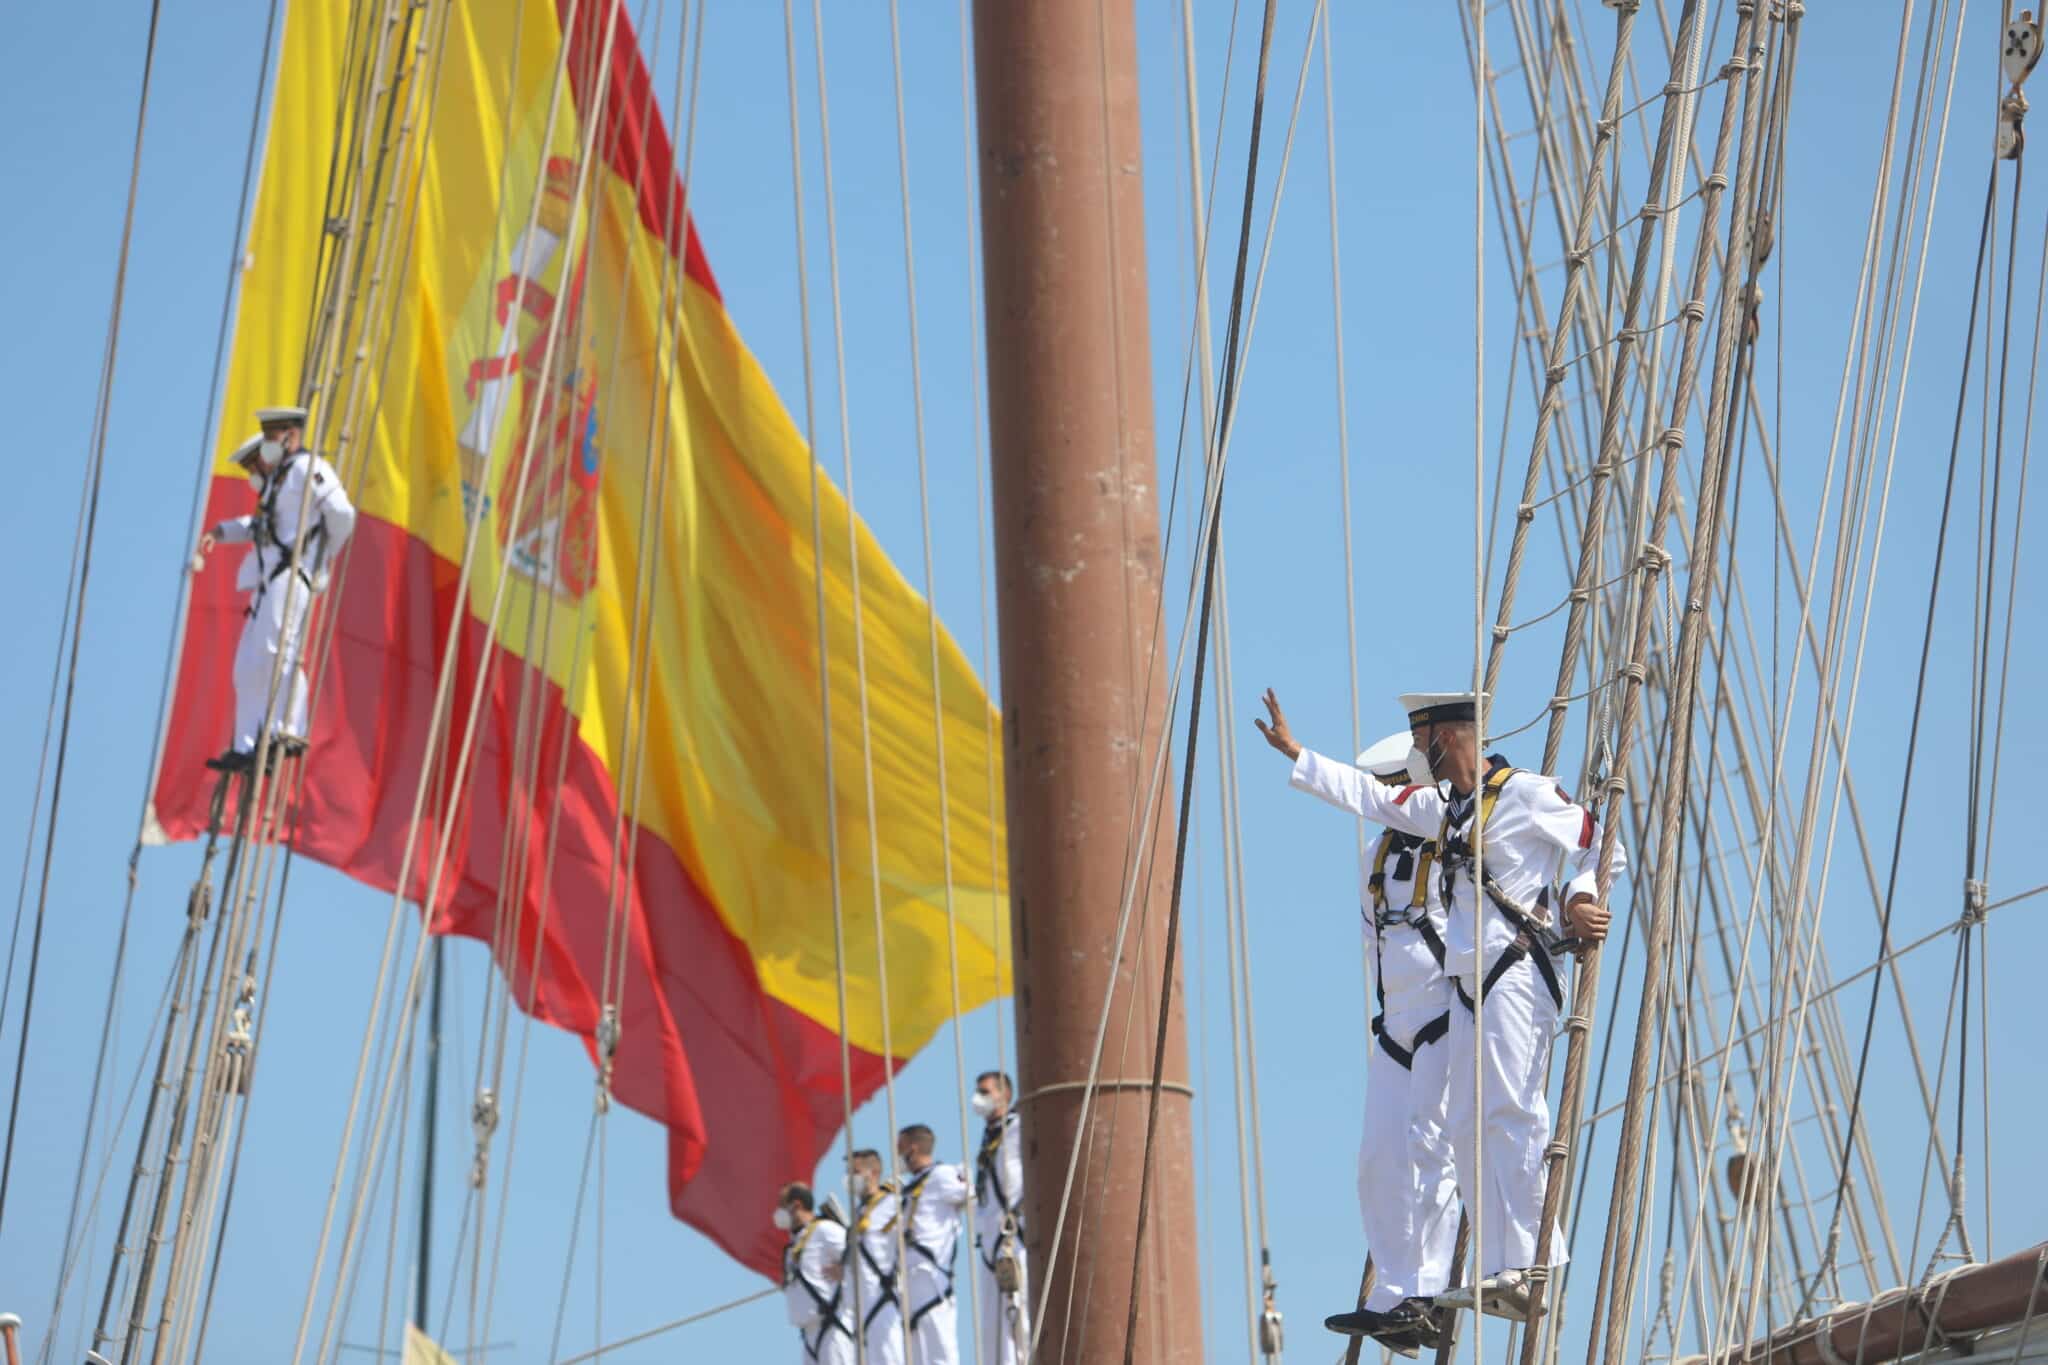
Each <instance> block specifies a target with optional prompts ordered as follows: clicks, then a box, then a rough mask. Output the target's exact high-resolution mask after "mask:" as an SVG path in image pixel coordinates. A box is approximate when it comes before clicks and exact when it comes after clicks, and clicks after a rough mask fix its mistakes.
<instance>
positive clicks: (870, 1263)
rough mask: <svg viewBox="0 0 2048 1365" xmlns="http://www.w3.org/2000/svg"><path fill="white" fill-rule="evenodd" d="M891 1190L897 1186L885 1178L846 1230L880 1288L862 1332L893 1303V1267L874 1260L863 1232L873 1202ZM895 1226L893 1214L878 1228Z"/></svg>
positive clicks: (889, 1193)
mask: <svg viewBox="0 0 2048 1365" xmlns="http://www.w3.org/2000/svg"><path fill="white" fill-rule="evenodd" d="M894 1193H896V1186H895V1185H893V1184H891V1183H890V1182H888V1181H886V1180H885V1181H883V1182H882V1183H881V1185H880V1186H879V1187H878V1188H877V1189H876V1190H875V1192H874V1193H873V1194H871V1195H869V1196H868V1197H867V1200H866V1202H865V1203H863V1204H862V1205H861V1206H860V1216H859V1217H858V1218H855V1219H854V1220H853V1227H852V1228H851V1229H849V1230H848V1232H847V1241H848V1243H849V1244H850V1245H851V1246H853V1247H854V1248H856V1249H857V1250H858V1251H859V1254H860V1258H861V1260H862V1261H863V1262H865V1263H866V1265H867V1268H868V1270H869V1271H870V1272H872V1273H873V1274H874V1277H875V1283H876V1284H877V1285H879V1286H880V1287H881V1290H880V1292H879V1293H877V1294H876V1295H875V1301H874V1302H873V1303H871V1304H869V1305H868V1310H867V1314H866V1316H864V1317H863V1318H862V1319H861V1322H860V1329H861V1331H862V1332H863V1333H865V1332H866V1331H867V1329H868V1328H870V1327H872V1326H874V1322H875V1318H876V1317H877V1316H879V1315H880V1313H881V1311H882V1310H883V1309H884V1308H886V1307H888V1306H889V1305H890V1304H892V1303H895V1302H896V1267H895V1266H890V1267H889V1268H888V1269H887V1270H884V1269H883V1268H882V1263H881V1262H880V1261H878V1260H876V1259H875V1254H874V1253H873V1252H872V1251H869V1250H868V1239H867V1238H866V1237H865V1236H864V1235H863V1234H865V1233H866V1232H867V1230H868V1215H869V1214H871V1213H873V1212H874V1211H875V1205H877V1204H879V1203H881V1202H882V1200H883V1198H884V1197H885V1196H887V1195H892V1194H894ZM899 1210H900V1206H899ZM895 1226H896V1216H895V1215H893V1214H892V1215H891V1216H890V1218H889V1221H888V1222H886V1223H884V1224H883V1225H882V1226H881V1227H880V1228H878V1229H877V1231H879V1232H889V1231H892V1230H893V1229H894V1228H895Z"/></svg>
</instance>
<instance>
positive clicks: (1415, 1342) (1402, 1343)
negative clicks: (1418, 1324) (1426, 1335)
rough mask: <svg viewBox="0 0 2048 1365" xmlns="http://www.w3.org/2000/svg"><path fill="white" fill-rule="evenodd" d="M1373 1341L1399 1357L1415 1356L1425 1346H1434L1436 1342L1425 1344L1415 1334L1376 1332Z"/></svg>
mask: <svg viewBox="0 0 2048 1365" xmlns="http://www.w3.org/2000/svg"><path fill="white" fill-rule="evenodd" d="M1372 1339H1373V1340H1374V1341H1375V1342H1377V1343H1379V1344H1380V1345H1381V1346H1383V1347H1385V1348H1386V1349H1387V1350H1389V1351H1392V1352H1393V1353H1394V1354H1395V1355H1397V1356H1413V1355H1416V1354H1418V1353H1419V1352H1420V1351H1421V1350H1422V1348H1423V1347H1424V1346H1425V1345H1429V1346H1432V1347H1433V1346H1434V1342H1424V1341H1423V1339H1422V1338H1421V1336H1420V1335H1418V1334H1417V1333H1415V1332H1391V1331H1390V1332H1376V1333H1374V1334H1373V1338H1372Z"/></svg>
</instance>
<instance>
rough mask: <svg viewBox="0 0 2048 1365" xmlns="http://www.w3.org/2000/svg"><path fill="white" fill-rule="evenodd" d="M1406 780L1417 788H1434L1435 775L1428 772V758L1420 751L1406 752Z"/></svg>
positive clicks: (1410, 750) (1413, 749) (1411, 750)
mask: <svg viewBox="0 0 2048 1365" xmlns="http://www.w3.org/2000/svg"><path fill="white" fill-rule="evenodd" d="M1408 780H1409V781H1410V782H1413V783H1414V784H1415V785H1416V786H1418V787H1434V786H1435V785H1436V774H1435V773H1433V772H1431V771H1430V770H1429V756H1428V755H1426V754H1424V753H1423V752H1422V750H1420V749H1416V748H1410V749H1409V750H1408Z"/></svg>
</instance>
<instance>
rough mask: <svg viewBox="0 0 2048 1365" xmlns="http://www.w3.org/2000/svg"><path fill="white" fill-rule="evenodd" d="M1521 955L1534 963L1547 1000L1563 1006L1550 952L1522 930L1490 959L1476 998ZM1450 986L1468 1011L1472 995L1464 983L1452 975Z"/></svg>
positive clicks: (1467, 1011) (1561, 993) (1561, 991)
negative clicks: (1501, 951)
mask: <svg viewBox="0 0 2048 1365" xmlns="http://www.w3.org/2000/svg"><path fill="white" fill-rule="evenodd" d="M1525 957H1526V958H1528V959H1529V961H1530V962H1532V963H1534V964H1535V966H1536V974H1537V975H1538V976H1540V977H1542V978H1543V985H1544V988H1545V989H1546V990H1548V991H1549V992H1550V1000H1551V1003H1552V1004H1554V1005H1556V1006H1557V1007H1558V1008H1559V1009H1563V1008H1564V988H1563V987H1562V986H1560V985H1559V984H1558V980H1557V966H1556V964H1555V963H1553V962H1552V961H1551V960H1550V952H1549V950H1548V949H1546V948H1545V947H1544V946H1543V943H1542V940H1541V939H1539V938H1536V937H1534V936H1532V935H1531V934H1530V932H1529V931H1528V930H1526V929H1524V930H1523V931H1522V932H1521V933H1520V934H1519V935H1517V936H1516V938H1515V941H1514V942H1513V943H1511V944H1509V945H1508V946H1507V949H1506V951H1504V952H1503V953H1502V954H1501V955H1500V956H1499V957H1497V958H1495V959H1494V960H1493V966H1492V967H1490V968H1488V969H1487V972H1486V979H1485V980H1484V981H1481V982H1480V983H1479V995H1480V998H1482V999H1484V998H1485V996H1486V993H1487V992H1488V991H1490V990H1492V989H1493V987H1494V983H1495V982H1497V981H1499V980H1500V979H1501V978H1502V977H1503V976H1506V975H1507V973H1508V969H1509V968H1510V967H1512V966H1514V965H1515V964H1516V963H1517V962H1520V961H1521V960H1522V959H1523V958H1525ZM1451 989H1452V990H1454V991H1456V992H1457V993H1458V1003H1459V1004H1461V1005H1463V1006H1464V1007H1465V1012H1466V1013H1467V1014H1470V1013H1472V1012H1473V1009H1472V996H1471V994H1470V993H1469V992H1467V991H1466V989H1465V983H1464V982H1463V981H1460V980H1459V979H1458V978H1456V977H1452V978H1451Z"/></svg>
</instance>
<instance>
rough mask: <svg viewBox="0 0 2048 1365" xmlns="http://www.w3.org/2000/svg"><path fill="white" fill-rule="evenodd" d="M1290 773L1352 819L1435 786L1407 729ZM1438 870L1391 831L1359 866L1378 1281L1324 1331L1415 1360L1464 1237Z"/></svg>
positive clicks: (1408, 838)
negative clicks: (1450, 1123) (1450, 1117)
mask: <svg viewBox="0 0 2048 1365" xmlns="http://www.w3.org/2000/svg"><path fill="white" fill-rule="evenodd" d="M1304 752H1306V751H1304ZM1295 771H1296V778H1295V785H1296V786H1299V787H1303V788H1304V789H1305V790H1307V791H1309V792H1310V793H1311V794H1313V795H1315V796H1318V797H1321V798H1322V799H1323V800H1325V801H1327V802H1329V803H1330V804H1331V805H1333V806H1337V807H1339V808H1340V809H1343V810H1348V811H1351V812H1352V813H1353V814H1357V815H1364V814H1367V813H1368V811H1367V809H1366V807H1365V805H1364V804H1363V803H1362V802H1361V801H1359V800H1357V799H1354V797H1353V795H1352V794H1353V793H1354V792H1356V791H1358V790H1360V789H1362V788H1365V787H1374V788H1376V789H1379V790H1385V791H1386V792H1387V793H1388V794H1391V793H1392V792H1394V791H1398V790H1400V789H1401V788H1403V787H1407V786H1410V785H1415V786H1432V785H1434V784H1433V783H1432V782H1431V780H1430V773H1429V765H1428V763H1427V761H1426V760H1424V758H1423V757H1422V755H1421V754H1420V753H1418V752H1417V751H1416V750H1415V747H1414V745H1413V744H1412V743H1411V741H1410V738H1409V734H1408V732H1407V731H1406V730H1403V731H1401V732H1400V733H1399V734H1395V735H1389V736H1387V738H1385V739H1383V740H1381V741H1380V742H1379V743H1377V744H1375V745H1373V746H1372V747H1371V748H1370V749H1367V750H1366V751H1365V752H1364V753H1362V754H1360V755H1359V756H1358V759H1357V762H1356V764H1355V766H1346V765H1344V764H1341V763H1334V762H1331V761H1329V760H1327V759H1324V758H1322V757H1321V756H1320V755H1318V756H1316V757H1315V760H1314V762H1313V763H1312V764H1308V765H1307V766H1306V767H1305V768H1304V766H1303V765H1299V764H1298V765H1297V767H1296V770H1295ZM1304 778H1306V780H1304ZM1435 863H1436V843H1435V841H1434V840H1433V839H1429V838H1425V837H1424V836H1422V835H1419V834H1410V833H1406V832H1404V831H1403V830H1401V829H1398V828H1395V827H1393V826H1391V825H1390V826H1388V827H1387V828H1386V829H1385V830H1384V831H1383V832H1382V833H1381V835H1380V837H1379V839H1378V841H1377V842H1376V843H1374V845H1373V847H1372V852H1371V855H1370V861H1369V862H1368V863H1367V864H1366V865H1365V866H1364V867H1362V868H1360V869H1359V879H1360V882H1361V891H1362V897H1361V900H1360V909H1361V913H1362V915H1363V918H1364V929H1365V934H1366V938H1367V941H1368V943H1369V945H1370V947H1371V950H1372V957H1373V991H1374V995H1375V996H1376V998H1377V1000H1378V1004H1379V1010H1378V1012H1377V1013H1376V1014H1375V1015H1374V1017H1373V1021H1372V1033H1373V1043H1372V1044H1371V1045H1369V1049H1368V1053H1367V1058H1366V1068H1365V1075H1366V1081H1365V1131H1364V1135H1363V1137H1362V1138H1361V1140H1360V1142H1359V1145H1358V1213H1359V1221H1360V1222H1361V1223H1362V1224H1363V1225H1364V1228H1365V1244H1366V1246H1367V1247H1368V1248H1370V1249H1371V1251H1372V1259H1373V1265H1374V1267H1375V1269H1376V1274H1375V1277H1374V1280H1373V1288H1372V1295H1371V1297H1370V1298H1368V1299H1367V1300H1366V1301H1365V1305H1364V1307H1362V1308H1360V1309H1356V1310H1354V1311H1352V1312H1348V1313H1339V1314H1337V1315H1335V1316H1333V1317H1331V1318H1328V1319H1327V1320H1326V1325H1327V1326H1328V1327H1329V1328H1330V1329H1331V1330H1332V1331H1336V1332H1343V1333H1345V1334H1347V1335H1351V1336H1370V1337H1375V1338H1377V1339H1378V1340H1380V1341H1381V1342H1382V1343H1384V1344H1385V1345H1387V1346H1388V1347H1390V1348H1393V1349H1396V1350H1403V1351H1409V1352H1412V1351H1414V1350H1416V1349H1419V1348H1422V1347H1432V1346H1435V1345H1436V1344H1437V1342H1438V1340H1439V1339H1440V1338H1439V1333H1438V1328H1437V1321H1436V1313H1435V1311H1434V1307H1433V1302H1432V1301H1433V1300H1434V1299H1435V1297H1436V1296H1437V1295H1438V1294H1440V1293H1442V1292H1443V1290H1444V1287H1445V1286H1446V1285H1448V1284H1449V1283H1450V1274H1451V1253H1452V1250H1453V1247H1454V1246H1455V1244H1456V1242H1457V1239H1458V1173H1457V1166H1456V1163H1455V1161H1454V1160H1453V1157H1452V1152H1451V1140H1450V1133H1449V1131H1448V1130H1447V1127H1446V1118H1445V1109H1444V1103H1445V1081H1446V1077H1447V1072H1446V1070H1445V1067H1446V1058H1447V1056H1448V1053H1449V1049H1448V1048H1447V1047H1446V1046H1445V1043H1444V1038H1445V1036H1446V1035H1447V1034H1448V1033H1449V1032H1450V1024H1451V1010H1452V1008H1453V1004H1452V1000H1451V985H1450V981H1449V980H1448V978H1446V977H1445V975H1444V929H1445V925H1444V907H1443V901H1442V898H1441V897H1440V896H1439V895H1438V893H1437V881H1436V878H1435V877H1433V876H1432V875H1431V872H1432V870H1433V868H1434V866H1435Z"/></svg>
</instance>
